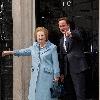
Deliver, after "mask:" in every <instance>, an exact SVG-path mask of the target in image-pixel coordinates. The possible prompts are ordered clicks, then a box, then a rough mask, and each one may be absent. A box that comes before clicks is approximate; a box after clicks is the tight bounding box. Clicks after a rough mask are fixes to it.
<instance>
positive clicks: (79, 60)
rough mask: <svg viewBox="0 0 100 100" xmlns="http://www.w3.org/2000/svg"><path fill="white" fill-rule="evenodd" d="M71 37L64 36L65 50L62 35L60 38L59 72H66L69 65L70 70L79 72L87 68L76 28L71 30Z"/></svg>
mask: <svg viewBox="0 0 100 100" xmlns="http://www.w3.org/2000/svg"><path fill="white" fill-rule="evenodd" d="M71 33H72V37H66V48H67V52H66V51H65V49H64V47H63V43H64V37H62V38H61V39H60V68H61V74H66V73H67V67H68V66H69V70H70V72H73V73H80V72H81V71H84V70H86V69H87V63H86V61H85V56H84V53H83V50H82V41H81V39H82V38H81V36H80V33H79V32H78V30H74V31H72V30H71Z"/></svg>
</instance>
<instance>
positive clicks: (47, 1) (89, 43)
mask: <svg viewBox="0 0 100 100" xmlns="http://www.w3.org/2000/svg"><path fill="white" fill-rule="evenodd" d="M62 16H67V17H69V19H70V21H71V22H74V24H73V25H74V26H75V27H77V28H78V29H79V30H80V31H81V34H82V36H83V41H84V48H83V49H84V53H85V55H86V60H87V63H88V66H89V70H88V72H87V77H86V80H87V85H86V88H87V91H86V96H87V99H91V98H92V99H96V100H99V54H98V53H99V0H36V26H44V27H46V28H47V29H48V30H49V33H50V34H49V40H50V41H51V42H53V43H54V44H56V45H57V46H58V53H59V39H60V38H61V33H60V32H59V30H58V27H57V19H58V18H59V17H62Z"/></svg>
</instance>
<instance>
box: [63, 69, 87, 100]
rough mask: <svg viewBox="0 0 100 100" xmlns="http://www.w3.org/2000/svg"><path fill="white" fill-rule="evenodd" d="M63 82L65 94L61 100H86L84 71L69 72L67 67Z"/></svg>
mask: <svg viewBox="0 0 100 100" xmlns="http://www.w3.org/2000/svg"><path fill="white" fill-rule="evenodd" d="M64 84H65V90H66V95H65V97H64V98H63V99H62V100H86V98H85V92H86V86H85V72H81V73H71V72H69V69H68V73H67V75H66V77H65V81H64ZM68 92H69V93H68ZM68 95H69V96H68Z"/></svg>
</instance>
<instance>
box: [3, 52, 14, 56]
mask: <svg viewBox="0 0 100 100" xmlns="http://www.w3.org/2000/svg"><path fill="white" fill-rule="evenodd" d="M10 54H14V52H13V51H3V52H2V57H4V56H7V55H10Z"/></svg>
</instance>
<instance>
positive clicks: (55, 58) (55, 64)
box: [52, 46, 60, 77]
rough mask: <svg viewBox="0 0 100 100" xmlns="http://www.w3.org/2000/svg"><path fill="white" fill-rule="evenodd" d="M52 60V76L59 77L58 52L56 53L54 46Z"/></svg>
mask: <svg viewBox="0 0 100 100" xmlns="http://www.w3.org/2000/svg"><path fill="white" fill-rule="evenodd" d="M52 61H53V70H54V77H59V76H60V69H59V61H58V53H57V47H56V46H55V47H54V48H53V51H52Z"/></svg>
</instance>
